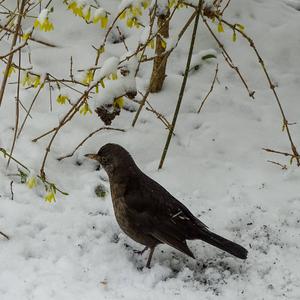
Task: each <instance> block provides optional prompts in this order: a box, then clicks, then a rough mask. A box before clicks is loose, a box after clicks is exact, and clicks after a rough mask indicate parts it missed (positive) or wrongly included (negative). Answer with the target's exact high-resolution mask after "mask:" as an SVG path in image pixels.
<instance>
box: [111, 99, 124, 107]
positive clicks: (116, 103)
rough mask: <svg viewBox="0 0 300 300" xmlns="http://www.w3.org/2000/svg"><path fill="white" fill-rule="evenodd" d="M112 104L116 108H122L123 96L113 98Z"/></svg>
mask: <svg viewBox="0 0 300 300" xmlns="http://www.w3.org/2000/svg"><path fill="white" fill-rule="evenodd" d="M113 106H114V107H116V108H122V107H123V106H124V98H123V97H119V98H117V99H115V100H114V103H113Z"/></svg>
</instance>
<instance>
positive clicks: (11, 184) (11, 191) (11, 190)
mask: <svg viewBox="0 0 300 300" xmlns="http://www.w3.org/2000/svg"><path fill="white" fill-rule="evenodd" d="M13 183H14V182H13V181H11V182H10V194H11V198H10V199H11V200H14V191H13Z"/></svg>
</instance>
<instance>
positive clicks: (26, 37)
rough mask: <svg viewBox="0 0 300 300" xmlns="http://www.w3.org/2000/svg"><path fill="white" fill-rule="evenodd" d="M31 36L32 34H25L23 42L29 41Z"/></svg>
mask: <svg viewBox="0 0 300 300" xmlns="http://www.w3.org/2000/svg"><path fill="white" fill-rule="evenodd" d="M30 36H31V32H27V33H24V34H23V35H22V40H24V41H27V40H28V39H29V38H30Z"/></svg>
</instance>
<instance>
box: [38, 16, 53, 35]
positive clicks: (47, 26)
mask: <svg viewBox="0 0 300 300" xmlns="http://www.w3.org/2000/svg"><path fill="white" fill-rule="evenodd" d="M33 27H34V28H37V29H39V30H42V31H45V32H47V31H51V30H53V29H54V26H53V23H52V22H50V21H49V18H48V17H47V18H45V19H44V20H43V21H40V20H39V19H38V18H37V19H36V20H35V21H34V23H33Z"/></svg>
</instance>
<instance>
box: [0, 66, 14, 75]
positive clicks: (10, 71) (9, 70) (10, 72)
mask: <svg viewBox="0 0 300 300" xmlns="http://www.w3.org/2000/svg"><path fill="white" fill-rule="evenodd" d="M15 72H16V70H15V68H14V67H13V66H10V67H9V69H8V74H7V76H8V77H10V76H11V74H12V73H15ZM3 73H4V71H3Z"/></svg>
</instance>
